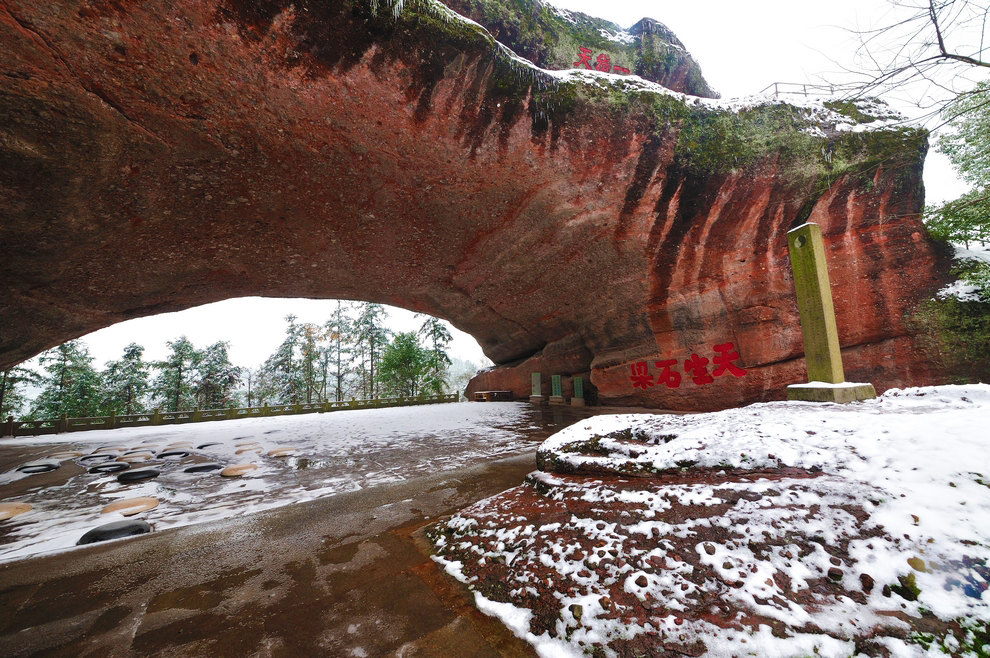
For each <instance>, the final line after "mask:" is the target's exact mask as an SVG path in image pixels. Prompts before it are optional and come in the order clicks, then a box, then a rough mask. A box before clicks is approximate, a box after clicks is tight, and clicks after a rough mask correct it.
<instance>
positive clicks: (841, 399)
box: [787, 382, 877, 404]
mask: <svg viewBox="0 0 990 658" xmlns="http://www.w3.org/2000/svg"><path fill="white" fill-rule="evenodd" d="M876 396H877V392H876V390H875V389H874V388H873V384H853V383H851V382H845V383H842V384H826V383H825V382H810V383H808V384H791V385H790V386H788V387H787V399H788V400H801V401H804V402H836V403H839V404H845V403H846V402H858V401H860V400H872V399H873V398H875V397H876Z"/></svg>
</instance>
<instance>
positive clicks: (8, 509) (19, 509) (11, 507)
mask: <svg viewBox="0 0 990 658" xmlns="http://www.w3.org/2000/svg"><path fill="white" fill-rule="evenodd" d="M30 511H31V505H30V504H28V503H0V521H6V520H7V519H12V518H14V517H15V516H17V515H18V514H23V513H24V512H30Z"/></svg>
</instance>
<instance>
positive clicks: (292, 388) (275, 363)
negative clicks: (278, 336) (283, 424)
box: [259, 315, 304, 404]
mask: <svg viewBox="0 0 990 658" xmlns="http://www.w3.org/2000/svg"><path fill="white" fill-rule="evenodd" d="M285 321H286V322H287V323H288V326H287V327H286V329H285V340H283V341H282V344H281V345H279V347H278V349H277V350H275V353H274V354H272V355H271V356H270V357H268V358H267V359H266V360H265V363H264V364H263V365H262V366H261V373H262V376H261V380H262V381H263V387H262V386H259V390H264V392H265V398H264V399H265V400H266V401H271V402H274V403H276V404H298V403H299V402H300V401H301V399H302V392H303V388H304V383H303V378H302V376H301V368H300V361H299V358H298V357H297V353H298V352H299V343H300V333H301V328H300V326H299V325H297V324H296V316H294V315H287V316H285Z"/></svg>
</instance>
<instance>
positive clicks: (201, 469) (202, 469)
mask: <svg viewBox="0 0 990 658" xmlns="http://www.w3.org/2000/svg"><path fill="white" fill-rule="evenodd" d="M221 468H223V464H215V463H213V462H209V463H206V464H195V465H193V466H190V467H189V468H187V469H185V470H184V471H183V472H184V473H208V472H210V471H219V470H220V469H221Z"/></svg>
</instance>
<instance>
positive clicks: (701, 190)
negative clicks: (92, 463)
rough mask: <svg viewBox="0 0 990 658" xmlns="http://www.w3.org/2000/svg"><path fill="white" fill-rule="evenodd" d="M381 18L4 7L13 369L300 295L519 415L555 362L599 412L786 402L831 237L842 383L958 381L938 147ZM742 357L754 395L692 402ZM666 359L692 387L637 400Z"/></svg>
mask: <svg viewBox="0 0 990 658" xmlns="http://www.w3.org/2000/svg"><path fill="white" fill-rule="evenodd" d="M374 4H375V5H376V6H377V7H378V9H377V11H376V10H375V9H373V8H372V3H370V2H368V1H366V0H351V1H345V0H341V1H338V2H316V1H315V0H312V1H310V0H299V1H296V2H291V3H290V2H262V1H250V0H247V1H245V0H194V1H190V2H183V3H167V2H162V1H160V0H158V1H156V0H148V1H145V2H139V1H137V0H134V1H127V0H115V1H112V2H111V1H104V0H87V1H84V2H71V1H69V0H64V1H61V2H51V3H34V2H27V1H26V0H0V41H2V42H3V44H4V47H3V48H2V49H0V79H2V80H3V84H2V87H0V113H2V116H3V118H4V120H3V123H2V125H0V213H2V218H0V281H2V288H0V318H3V319H2V323H0V366H6V365H10V364H12V363H16V362H17V361H19V360H22V359H24V358H27V357H29V356H31V355H32V354H35V353H37V352H39V351H40V350H42V349H45V348H46V347H49V346H51V345H55V344H57V343H59V342H62V341H64V340H66V339H69V338H73V337H76V336H79V335H82V334H84V333H86V332H89V331H92V330H94V329H97V328H100V327H103V326H107V325H110V324H113V323H115V322H118V321H120V320H124V319H127V318H131V317H137V316H142V315H149V314H153V313H158V312H163V311H170V310H177V309H181V308H186V307H189V306H194V305H197V304H202V303H206V302H211V301H216V300H220V299H225V298H229V297H237V296H244V295H266V296H304V297H323V298H351V299H363V300H369V301H378V302H385V303H389V304H395V305H398V306H403V307H406V308H410V309H413V310H416V311H422V312H427V313H431V314H433V315H437V316H439V317H443V318H446V319H449V320H450V321H452V322H453V324H454V325H455V326H457V327H459V328H461V329H463V330H465V331H467V332H469V333H471V334H472V335H474V336H475V337H476V338H477V339H478V341H479V342H480V344H481V345H482V347H483V348H484V350H485V352H486V353H487V354H488V355H489V356H490V357H491V358H492V359H493V360H494V361H495V362H496V363H497V364H499V366H500V367H499V368H497V369H496V370H495V371H493V372H491V373H487V374H486V375H484V377H483V378H481V379H479V380H478V382H476V383H475V384H474V385H473V387H474V388H477V387H478V386H479V385H480V384H481V383H483V384H484V386H482V388H511V389H512V390H514V391H515V392H516V394H517V395H520V396H523V395H527V394H528V392H529V372H530V371H533V370H538V371H541V372H543V373H544V374H545V375H546V376H547V378H548V379H549V375H550V374H554V373H558V372H559V373H560V374H564V375H571V374H579V373H584V374H586V375H587V376H589V377H590V385H591V386H590V387H589V388H590V390H591V391H592V392H594V391H597V395H598V398H599V399H600V400H601V401H606V402H616V403H626V404H641V405H647V406H654V407H674V408H684V409H701V408H715V407H722V406H728V405H732V404H737V403H740V402H745V401H751V400H762V399H768V398H777V397H780V396H781V395H782V391H783V387H784V385H786V384H788V383H791V382H795V381H799V380H801V379H803V376H804V375H803V368H802V361H801V340H800V329H799V325H798V322H797V315H796V306H795V304H794V302H793V299H792V295H791V288H790V274H789V267H788V261H787V254H786V243H785V239H784V233H785V232H786V230H787V229H788V228H789V227H790V226H792V225H795V224H796V223H800V222H802V221H805V220H807V219H811V220H814V221H818V222H820V223H821V224H822V225H823V229H824V232H825V236H826V241H827V244H828V248H829V256H830V258H831V267H832V272H833V290H834V294H835V298H836V309H837V312H838V316H839V329H840V333H841V336H842V341H843V346H844V348H845V358H846V367H847V372H848V375H849V378H850V379H869V380H871V381H873V382H874V384H876V385H877V386H878V388H880V389H883V388H885V387H888V386H892V385H903V384H912V383H919V382H923V381H930V380H931V378H932V377H934V376H937V374H938V373H936V372H933V371H932V369H931V368H930V366H929V365H928V364H927V363H926V362H925V360H924V358H923V357H921V356H920V355H919V354H918V352H917V351H916V350H915V349H914V339H913V337H912V336H911V335H910V332H909V331H908V329H907V328H906V326H905V323H904V315H905V312H907V311H908V310H910V309H911V308H912V306H913V304H915V303H916V302H917V300H919V299H922V298H924V297H925V296H926V295H929V294H930V293H931V291H932V290H934V289H935V288H936V287H937V286H938V285H939V284H940V283H941V282H942V280H943V279H944V278H945V275H944V272H945V269H946V268H945V263H944V261H942V260H941V257H940V256H939V254H938V252H937V249H936V247H935V245H933V243H931V242H930V241H929V239H928V238H927V237H926V235H925V233H924V230H923V228H922V226H921V224H920V222H919V220H918V212H919V210H920V207H921V203H922V187H921V183H920V172H921V163H922V161H923V157H924V153H925V150H926V138H925V135H924V134H923V133H920V132H918V131H913V130H908V129H879V130H872V131H871V130H867V131H863V132H853V131H849V130H841V129H839V128H841V126H839V125H838V122H841V121H847V122H849V123H853V120H852V119H848V118H844V117H842V116H841V112H842V111H843V108H842V107H840V106H836V107H834V108H833V110H834V111H826V110H824V109H819V110H814V111H813V110H805V109H801V108H794V107H789V106H786V105H780V104H767V105H763V106H758V107H752V108H747V109H742V110H738V111H731V110H729V109H724V108H721V107H719V106H718V105H717V104H715V103H713V102H702V101H700V100H697V99H694V98H690V97H684V96H682V95H679V94H671V93H668V92H664V90H662V89H660V88H659V87H655V86H652V85H650V84H648V83H645V82H642V81H638V80H637V79H634V78H630V77H620V76H606V75H603V74H597V73H592V72H588V73H585V74H580V75H579V74H550V73H547V72H543V71H540V70H538V69H534V68H532V67H529V66H528V65H526V64H525V63H522V62H520V61H519V60H518V59H516V58H514V57H513V56H512V55H511V54H510V53H508V51H507V50H506V49H505V48H504V47H502V46H500V45H498V44H497V43H496V42H495V41H494V40H493V39H492V37H491V36H490V35H489V34H488V33H487V32H485V31H484V30H483V29H482V28H480V27H478V26H476V25H472V24H468V23H464V22H461V21H460V20H458V18H457V17H456V16H455V15H453V14H452V13H450V10H449V9H447V8H446V7H443V6H442V5H439V4H438V3H435V2H433V1H432V0H415V1H413V0H407V2H406V3H405V5H404V6H403V7H401V10H398V9H399V8H393V7H392V6H391V3H389V2H387V1H385V0H379V2H378V3H374ZM393 9H395V11H393ZM849 114H856V115H857V116H858V113H849ZM727 343H732V349H734V350H735V351H737V352H738V354H739V356H738V358H737V359H734V360H733V364H734V365H737V366H739V367H741V368H744V369H745V370H746V374H745V375H744V376H742V377H734V376H732V375H731V374H730V373H729V372H725V373H723V374H722V375H721V376H718V377H716V378H715V379H714V381H713V382H711V383H708V384H702V385H698V384H695V383H694V382H693V381H691V378H690V377H689V376H688V375H687V373H685V372H684V367H683V362H684V360H685V359H688V358H690V356H691V355H692V354H698V355H699V357H704V358H709V359H711V358H712V357H713V356H714V349H713V348H714V346H715V345H724V344H727ZM660 359H676V360H677V361H678V363H677V368H676V370H677V371H679V372H680V374H681V376H682V379H681V385H680V387H679V388H668V387H665V386H663V385H659V386H657V385H654V386H652V387H647V388H645V389H644V388H638V387H636V386H634V383H635V382H634V380H633V378H632V373H633V371H634V370H635V369H638V368H640V366H639V365H638V364H640V363H642V364H643V366H642V367H643V368H645V369H646V374H647V376H649V377H651V378H652V379H651V381H653V383H654V384H655V378H656V376H657V375H658V374H660V370H659V369H658V368H657V367H656V366H655V365H654V362H655V361H657V360H660ZM709 370H711V365H709ZM636 372H638V370H636ZM638 381H640V382H642V380H638Z"/></svg>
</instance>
